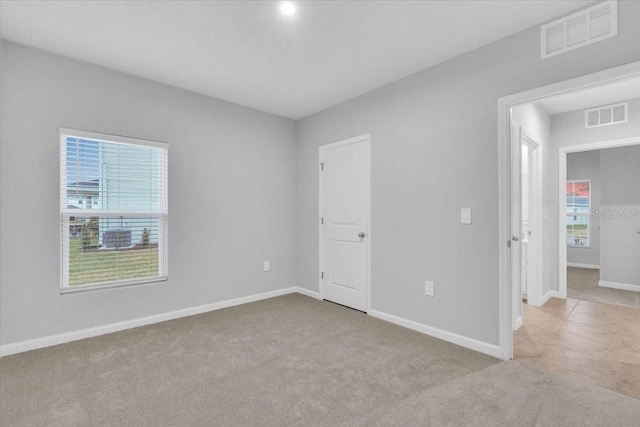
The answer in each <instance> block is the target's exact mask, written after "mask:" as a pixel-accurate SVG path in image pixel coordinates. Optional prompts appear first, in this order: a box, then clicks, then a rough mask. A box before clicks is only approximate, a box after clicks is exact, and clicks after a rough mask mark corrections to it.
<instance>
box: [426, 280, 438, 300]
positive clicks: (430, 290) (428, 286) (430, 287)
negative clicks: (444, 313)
mask: <svg viewBox="0 0 640 427" xmlns="http://www.w3.org/2000/svg"><path fill="white" fill-rule="evenodd" d="M434 287H435V284H434V283H433V282H432V281H430V280H427V281H425V282H424V293H425V294H426V295H429V296H430V297H432V296H433V295H434Z"/></svg>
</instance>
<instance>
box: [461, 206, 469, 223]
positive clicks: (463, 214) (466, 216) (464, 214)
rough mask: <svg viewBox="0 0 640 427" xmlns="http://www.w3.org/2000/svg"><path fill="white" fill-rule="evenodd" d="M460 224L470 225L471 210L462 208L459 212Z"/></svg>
mask: <svg viewBox="0 0 640 427" xmlns="http://www.w3.org/2000/svg"><path fill="white" fill-rule="evenodd" d="M460 223H461V224H471V208H462V210H460Z"/></svg>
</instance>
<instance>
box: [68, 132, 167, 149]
mask: <svg viewBox="0 0 640 427" xmlns="http://www.w3.org/2000/svg"><path fill="white" fill-rule="evenodd" d="M58 131H59V132H60V137H62V136H63V135H64V136H71V137H74V136H75V137H77V138H87V139H92V140H95V141H102V142H115V143H119V144H135V145H146V146H150V147H158V148H164V149H165V150H166V149H168V148H169V143H168V142H162V141H152V140H149V139H141V138H132V137H130V136H122V135H112V134H108V133H98V132H90V131H86V130H79V129H70V128H63V127H59V128H58Z"/></svg>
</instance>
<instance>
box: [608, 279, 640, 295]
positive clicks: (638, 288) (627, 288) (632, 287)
mask: <svg viewBox="0 0 640 427" xmlns="http://www.w3.org/2000/svg"><path fill="white" fill-rule="evenodd" d="M598 286H602V287H603V288H612V289H622V290H623V291H633V292H640V285H629V284H626V283H616V282H607V281H606V280H600V281H599V282H598Z"/></svg>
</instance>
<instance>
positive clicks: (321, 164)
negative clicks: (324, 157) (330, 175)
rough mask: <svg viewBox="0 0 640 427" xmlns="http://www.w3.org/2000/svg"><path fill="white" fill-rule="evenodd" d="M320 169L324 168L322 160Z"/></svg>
mask: <svg viewBox="0 0 640 427" xmlns="http://www.w3.org/2000/svg"><path fill="white" fill-rule="evenodd" d="M320 170H321V171H323V170H324V163H323V162H320Z"/></svg>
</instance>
